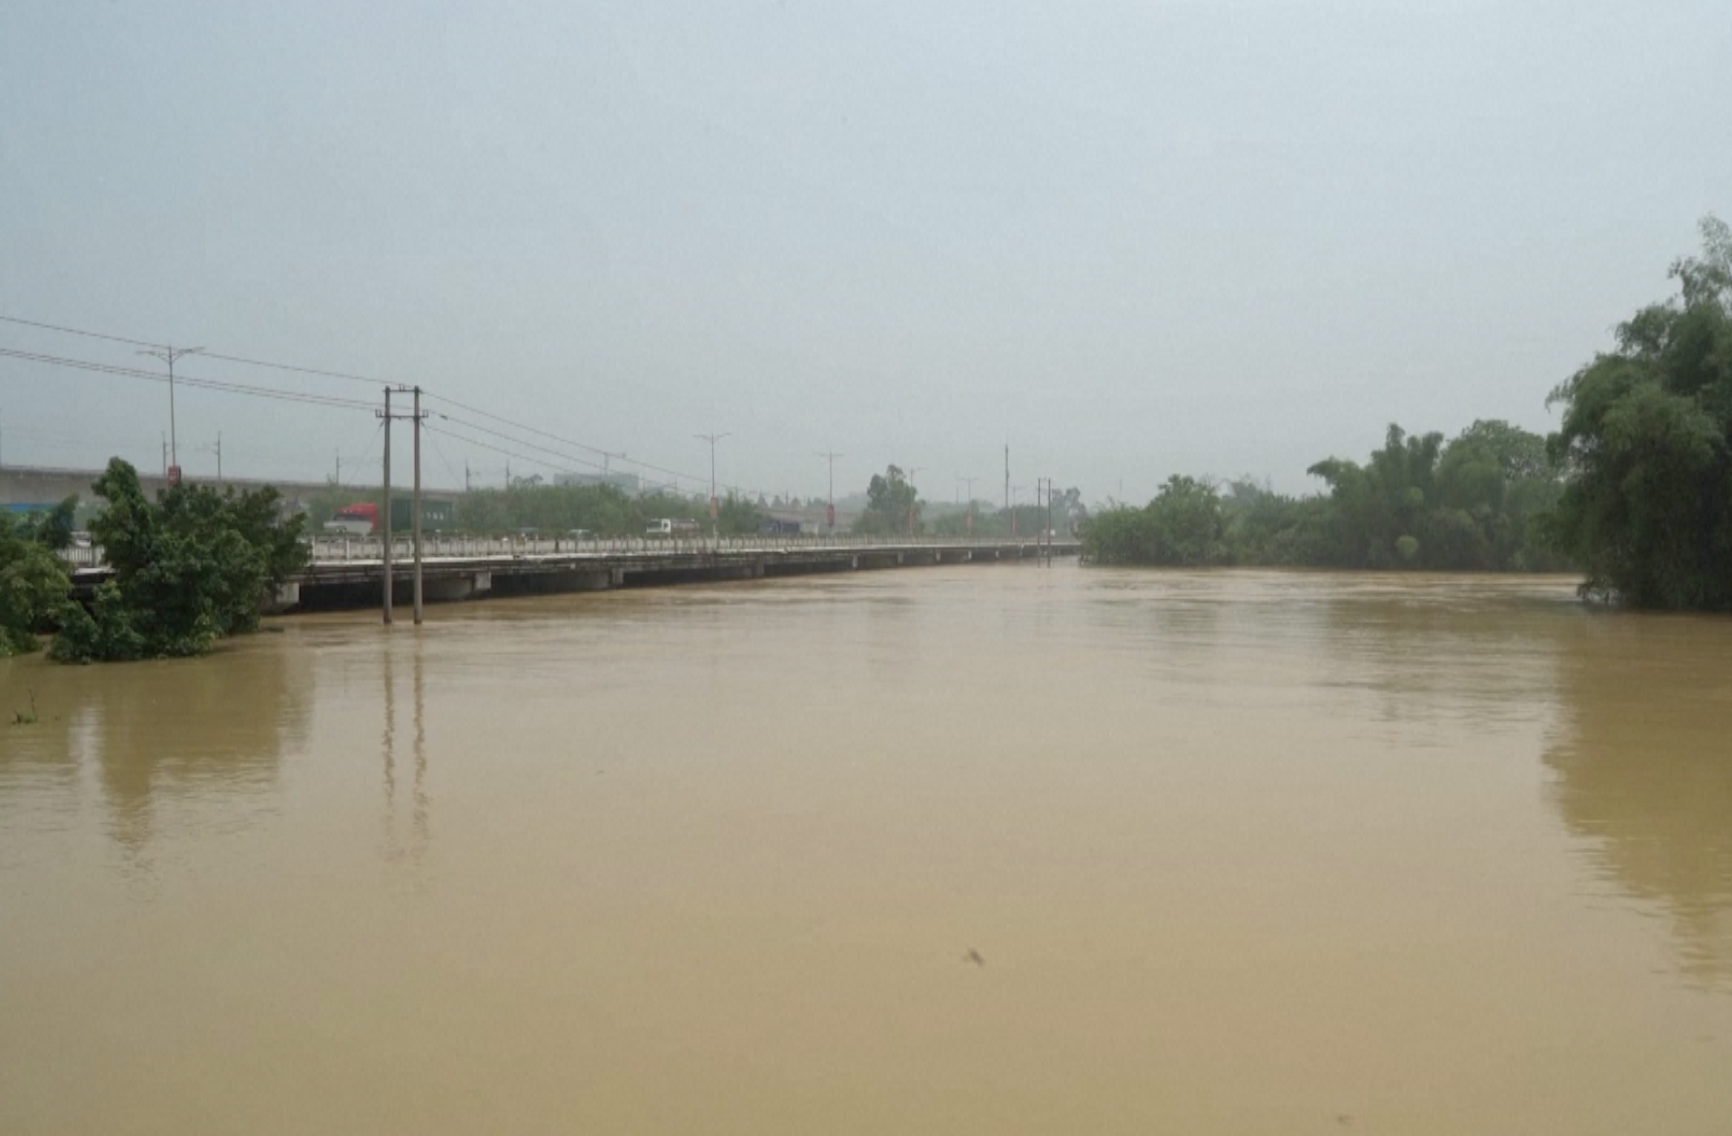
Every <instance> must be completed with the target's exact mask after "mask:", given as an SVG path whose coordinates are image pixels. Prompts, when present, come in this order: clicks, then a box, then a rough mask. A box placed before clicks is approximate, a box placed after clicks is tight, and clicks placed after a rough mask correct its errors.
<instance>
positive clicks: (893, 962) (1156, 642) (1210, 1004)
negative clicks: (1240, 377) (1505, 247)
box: [0, 564, 1732, 1136]
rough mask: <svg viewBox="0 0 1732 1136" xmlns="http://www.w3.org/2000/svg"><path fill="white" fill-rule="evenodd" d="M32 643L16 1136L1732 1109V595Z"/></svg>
mask: <svg viewBox="0 0 1732 1136" xmlns="http://www.w3.org/2000/svg"><path fill="white" fill-rule="evenodd" d="M429 615H430V622H429V623H428V624H427V625H426V626H425V627H423V628H422V629H420V630H419V631H417V630H416V629H415V628H413V627H411V626H408V625H406V624H400V625H398V626H397V627H396V628H394V629H391V630H390V631H388V632H387V631H386V630H385V629H382V628H380V627H378V626H377V625H376V624H375V622H374V620H375V617H374V616H372V615H370V614H365V613H354V614H348V615H342V616H319V617H303V618H294V619H289V620H284V621H281V622H279V623H278V624H277V625H276V627H275V628H273V630H280V633H276V634H264V635H259V636H254V637H250V638H248V639H246V640H244V641H241V642H237V643H234V644H232V645H229V646H228V647H226V648H225V649H224V650H222V651H221V652H220V653H218V654H217V655H215V656H213V657H210V658H207V659H202V660H195V661H188V662H169V663H151V664H140V665H132V666H113V667H101V668H96V667H93V668H85V669H75V668H56V667H50V666H48V665H47V664H45V663H44V662H42V661H41V660H40V659H26V660H14V661H10V662H0V717H4V718H5V719H6V720H10V719H11V717H12V715H13V713H14V712H15V711H20V710H27V709H28V706H29V698H30V694H29V692H31V691H33V692H34V700H35V707H36V712H37V714H38V716H39V718H40V720H39V721H38V722H37V723H36V724H34V725H13V726H0V1132H4V1133H7V1134H8V1136H25V1134H36V1133H44V1134H47V1133H53V1134H62V1133H79V1134H82V1133H89V1134H102V1136H111V1134H116V1133H151V1134H155V1133H162V1134H165V1136H166V1134H175V1136H186V1134H189V1133H197V1134H202V1133H237V1132H244V1133H272V1134H274V1133H310V1132H355V1133H361V1132H365V1133H413V1134H416V1136H438V1134H446V1133H477V1132H510V1133H542V1132H545V1133H575V1132H584V1133H610V1134H612V1133H739V1134H752V1136H779V1134H795V1133H798V1134H812V1133H980V1134H994V1136H999V1134H1005V1133H1070V1132H1090V1133H1133V1132H1134V1133H1151V1132H1174V1133H1189V1134H1210V1133H1305V1132H1317V1133H1341V1132H1347V1131H1351V1132H1353V1133H1451V1134H1457V1133H1479V1134H1484V1133H1523V1134H1535V1133H1560V1134H1562V1133H1568V1134H1570V1136H1581V1134H1589V1133H1608V1134H1611V1133H1618V1134H1625V1133H1638V1132H1640V1133H1650V1132H1652V1133H1704V1134H1705V1133H1726V1132H1729V1131H1732V621H1728V620H1725V619H1710V618H1690V617H1666V616H1644V615H1635V614H1630V613H1622V612H1607V611H1601V610H1589V609H1585V608H1583V607H1582V606H1580V605H1578V604H1576V603H1575V602H1574V601H1573V591H1572V582H1571V581H1568V580H1563V579H1557V578H1542V579H1517V578H1499V577H1490V578H1487V577H1451V578H1444V577H1425V576H1368V575H1330V574H1320V573H1294V574H1278V573H1253V572H1243V573H1241V572H1209V573H1177V572H1131V571H1116V570H1106V569H1082V568H1078V567H1076V566H1075V565H1067V564H1060V565H1058V566H1056V567H1052V568H1040V567H1036V566H1034V565H1016V566H1008V565H1007V566H1000V567H970V566H958V567H948V568H929V569H920V570H917V571H913V570H911V571H901V572H880V573H859V574H852V575H847V576H835V577H827V578H816V579H805V580H794V581H769V582H760V583H749V584H729V585H718V586H713V587H687V588H669V589H661V590H645V591H630V592H615V593H608V594H593V595H583V596H572V597H560V598H552V599H546V600H520V601H498V602H488V603H478V604H471V605H457V606H448V607H435V608H432V609H430V610H429Z"/></svg>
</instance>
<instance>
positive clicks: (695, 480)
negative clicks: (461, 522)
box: [423, 391, 747, 494]
mask: <svg viewBox="0 0 1732 1136" xmlns="http://www.w3.org/2000/svg"><path fill="white" fill-rule="evenodd" d="M423 393H425V394H426V396H427V397H428V398H430V399H434V400H436V401H438V402H443V403H445V404H446V405H447V406H455V407H456V408H457V409H459V410H463V411H467V412H468V413H470V414H478V415H480V416H481V417H483V418H486V419H488V420H489V421H492V422H498V423H500V424H501V425H504V426H509V427H511V428H512V429H513V430H520V431H522V432H524V433H526V434H534V435H536V436H537V437H541V438H546V439H548V440H549V441H553V442H558V443H559V444H560V445H563V446H570V447H572V448H573V449H579V450H587V451H588V452H590V453H592V454H597V455H606V454H608V451H606V450H604V449H602V448H601V447H599V446H591V445H588V444H586V443H584V442H578V441H574V440H573V439H571V438H563V437H561V436H560V435H558V434H552V433H549V432H548V431H546V430H542V429H538V428H537V427H534V426H527V425H525V424H523V423H522V422H514V421H512V420H511V419H509V418H502V417H500V416H499V415H497V414H489V413H488V412H487V411H485V410H482V409H481V408H480V407H476V406H470V405H468V404H467V403H462V402H458V401H457V400H456V399H454V398H448V397H446V396H445V395H441V394H434V393H432V392H430V391H427V392H423ZM441 417H445V418H446V420H447V421H458V420H457V419H452V418H449V417H448V416H445V415H441ZM464 425H467V426H470V427H472V428H474V429H477V430H480V429H483V427H481V426H477V425H475V424H474V423H472V422H471V423H464ZM488 432H489V433H495V432H494V431H488ZM496 436H499V437H503V436H504V435H497V434H496ZM511 440H512V441H514V442H517V443H518V444H519V445H525V446H527V445H529V444H530V443H528V442H525V441H523V440H522V439H521V438H513V439H511ZM547 452H550V453H551V452H552V451H547ZM562 456H565V455H562ZM609 456H613V457H618V458H619V459H620V461H621V464H624V465H633V466H637V467H638V468H639V469H647V470H649V471H650V472H652V473H659V474H661V475H662V476H664V477H672V478H675V479H677V480H679V481H689V482H691V483H692V484H694V485H700V486H701V485H704V484H705V483H706V482H705V479H704V478H702V477H697V476H694V475H692V474H689V473H682V472H680V471H679V470H676V469H667V468H665V467H663V466H659V465H653V464H651V463H650V462H646V461H640V460H638V459H637V458H628V457H625V456H623V455H621V454H618V453H615V454H612V455H609ZM567 460H569V461H582V462H583V463H584V464H585V465H589V466H592V467H596V468H600V463H597V462H593V461H590V460H589V459H587V458H574V457H567ZM722 488H724V489H727V490H730V491H732V492H734V493H740V494H744V493H746V492H747V491H746V490H745V489H743V488H742V487H740V486H738V485H724V486H722Z"/></svg>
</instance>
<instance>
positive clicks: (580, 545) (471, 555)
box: [311, 533, 1039, 563]
mask: <svg viewBox="0 0 1732 1136" xmlns="http://www.w3.org/2000/svg"><path fill="white" fill-rule="evenodd" d="M1038 539H1039V538H1037V537H1032V536H1030V537H1019V538H1016V539H1009V538H985V537H981V538H970V537H949V536H932V535H927V534H921V535H914V536H908V535H894V536H865V535H861V534H857V533H837V534H835V535H825V534H819V533H811V534H807V533H799V534H796V533H785V534H779V535H775V536H724V537H722V538H720V539H719V540H713V539H711V538H710V537H709V536H707V535H703V536H690V535H680V536H617V537H586V538H581V539H579V538H573V537H461V536H444V535H434V534H423V535H422V537H421V554H422V556H423V557H425V558H429V559H458V558H460V559H480V558H485V557H493V556H498V557H514V558H515V557H528V556H584V555H593V556H612V555H620V554H639V555H654V554H658V553H665V554H672V555H681V554H686V555H689V554H693V553H700V552H711V551H719V552H812V551H818V550H821V549H826V548H835V549H838V550H850V551H851V550H859V549H867V548H871V549H900V548H935V547H941V548H993V547H1001V548H1002V547H1018V546H1023V545H1033V544H1036V543H1038ZM311 544H312V549H313V559H314V560H315V561H317V562H320V563H341V562H345V561H350V560H379V559H381V558H382V556H383V554H384V544H383V542H382V541H380V540H379V538H377V537H364V536H354V537H338V536H323V535H320V536H316V537H314V538H312V541H311ZM413 554H414V547H413V544H412V542H411V541H410V540H409V539H407V538H396V537H394V538H393V539H392V541H391V556H392V558H393V559H395V560H406V559H408V558H409V557H410V556H412V555H413Z"/></svg>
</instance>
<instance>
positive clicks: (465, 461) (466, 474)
mask: <svg viewBox="0 0 1732 1136" xmlns="http://www.w3.org/2000/svg"><path fill="white" fill-rule="evenodd" d="M463 492H465V493H467V492H469V459H468V458H464V459H463Z"/></svg>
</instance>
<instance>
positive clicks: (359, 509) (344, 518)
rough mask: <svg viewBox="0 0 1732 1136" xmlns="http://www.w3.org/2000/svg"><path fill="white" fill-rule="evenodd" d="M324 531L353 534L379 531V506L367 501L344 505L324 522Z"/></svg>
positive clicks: (363, 534)
mask: <svg viewBox="0 0 1732 1136" xmlns="http://www.w3.org/2000/svg"><path fill="white" fill-rule="evenodd" d="M325 531H326V532H328V533H351V534H353V535H355V536H366V535H367V534H369V533H376V532H378V531H379V506H377V505H374V504H372V503H371V502H367V501H362V502H358V503H356V504H354V505H344V506H343V507H342V508H341V509H338V510H337V511H336V513H334V514H333V515H332V516H331V519H330V520H328V521H326V522H325Z"/></svg>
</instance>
